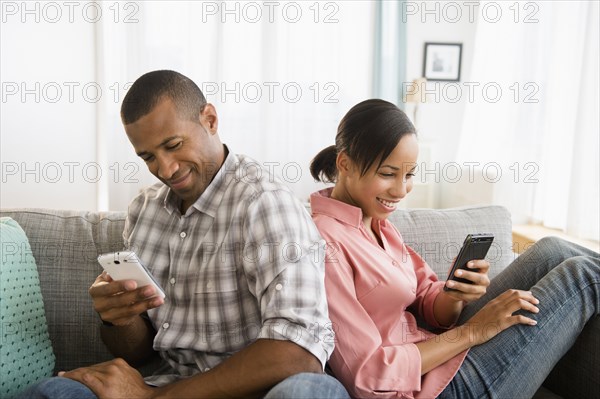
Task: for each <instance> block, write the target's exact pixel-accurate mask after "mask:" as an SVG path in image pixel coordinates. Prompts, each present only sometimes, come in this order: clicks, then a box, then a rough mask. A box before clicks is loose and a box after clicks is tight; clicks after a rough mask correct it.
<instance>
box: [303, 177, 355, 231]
mask: <svg viewBox="0 0 600 399" xmlns="http://www.w3.org/2000/svg"><path fill="white" fill-rule="evenodd" d="M332 191H333V187H330V188H326V189H324V190H321V191H317V192H316V193H313V194H311V196H310V210H311V212H312V214H313V215H318V214H321V215H325V216H329V217H332V218H334V219H337V220H339V221H340V222H343V223H345V224H348V225H350V226H352V227H355V228H360V226H361V222H362V219H363V213H362V210H361V209H360V208H359V207H357V206H353V205H350V204H346V203H345V202H342V201H338V200H336V199H333V198H331V192H332Z"/></svg>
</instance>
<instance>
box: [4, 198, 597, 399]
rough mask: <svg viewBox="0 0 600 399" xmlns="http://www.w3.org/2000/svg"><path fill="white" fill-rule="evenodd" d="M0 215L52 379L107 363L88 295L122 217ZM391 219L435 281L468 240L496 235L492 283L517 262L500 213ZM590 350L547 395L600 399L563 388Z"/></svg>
mask: <svg viewBox="0 0 600 399" xmlns="http://www.w3.org/2000/svg"><path fill="white" fill-rule="evenodd" d="M0 216H1V217H11V218H13V219H14V220H16V221H17V222H18V223H19V224H20V225H21V227H22V228H23V230H24V231H25V233H26V234H27V236H28V238H29V243H30V245H31V249H32V253H33V256H34V258H35V260H36V263H37V267H38V271H39V274H40V284H41V290H42V295H43V298H44V306H45V312H46V318H47V322H48V329H49V335H50V339H51V341H52V347H53V350H54V353H55V355H56V367H55V372H57V371H60V370H70V369H73V368H77V367H81V366H85V365H90V364H94V363H98V362H102V361H106V360H108V359H111V358H112V356H111V355H110V353H109V352H108V351H107V350H106V348H105V347H104V345H103V344H102V341H101V339H100V334H99V328H98V327H99V323H100V321H99V318H98V315H97V314H96V313H95V312H94V310H93V307H92V302H91V299H90V297H89V295H88V288H89V286H90V285H91V283H92V282H93V281H94V279H95V278H96V276H97V275H98V274H99V273H100V272H101V268H100V266H99V265H98V263H97V261H96V258H97V256H98V255H99V254H101V253H106V252H111V251H117V250H121V249H122V247H123V241H122V235H121V234H122V231H123V225H124V221H125V213H124V212H78V211H59V210H48V209H3V210H1V211H0ZM390 220H391V221H392V222H393V223H394V224H395V225H396V226H397V227H398V229H399V231H400V232H401V233H402V235H403V237H404V240H405V241H406V242H407V243H409V244H410V245H411V246H412V247H413V248H414V249H415V250H416V251H417V252H419V253H420V254H421V255H422V256H423V257H424V258H425V260H426V261H427V262H428V263H429V265H430V266H431V267H432V268H433V269H434V270H435V271H436V272H437V273H438V275H439V276H440V278H445V277H446V274H447V270H448V266H449V264H450V262H451V261H452V259H453V258H454V257H455V256H456V254H457V252H458V249H459V248H460V245H461V244H462V241H463V239H464V237H465V236H466V234H468V233H473V232H488V233H494V235H495V241H494V244H493V245H492V248H491V250H490V252H489V253H488V260H489V261H490V264H491V272H490V274H491V276H492V277H493V276H495V275H497V274H498V273H499V272H500V271H501V270H502V269H503V268H504V267H506V266H507V265H508V264H509V263H510V262H511V261H512V260H513V259H514V257H515V255H514V254H513V251H512V235H511V219H510V215H509V213H508V212H507V211H506V209H504V208H502V207H498V206H482V207H469V208H457V209H446V210H409V211H405V210H398V211H396V212H395V213H394V214H393V215H392V216H391V218H390ZM590 324H592V323H590ZM599 326H600V323H599V322H598V320H595V321H594V323H593V325H592V326H588V328H587V329H586V331H585V332H584V333H589V334H594V335H595V336H599V335H600V331H599V330H600V327H599ZM599 346H600V345H599ZM596 349H597V350H596V351H595V352H594V353H592V354H590V353H589V352H586V353H583V351H582V350H581V349H580V348H577V347H575V348H573V350H572V351H571V352H570V353H569V355H568V359H567V360H568V362H566V363H568V364H569V365H570V366H571V367H569V368H564V369H561V370H555V372H554V374H555V375H554V376H553V377H554V378H553V381H554V382H553V383H552V384H549V388H550V389H551V390H552V391H554V392H555V393H557V394H559V395H561V396H563V397H578V398H584V397H594V396H596V397H597V396H598V395H599V394H600V393H599V392H590V391H589V389H591V388H590V386H581V387H574V386H572V385H569V378H570V376H571V375H573V374H572V373H575V372H580V370H584V371H585V370H586V369H587V371H588V372H589V371H590V370H592V371H593V370H598V367H597V363H598V361H600V358H599V357H598V356H597V355H598V353H599V352H600V348H596ZM575 365H577V366H579V367H573V366H575ZM532 366H534V365H532ZM591 378H596V379H597V378H599V377H598V376H597V375H596V376H595V377H591ZM595 386H596V387H597V386H598V385H597V384H596V385H595ZM592 387H593V385H592ZM543 391H544V392H543V393H539V397H555V396H554V395H553V394H552V393H551V392H549V391H548V390H543ZM537 396H538V395H536V397H537Z"/></svg>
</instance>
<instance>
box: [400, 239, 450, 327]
mask: <svg viewBox="0 0 600 399" xmlns="http://www.w3.org/2000/svg"><path fill="white" fill-rule="evenodd" d="M405 248H406V251H408V254H409V256H410V258H411V260H412V264H413V268H414V270H415V275H416V277H417V293H416V296H417V298H416V299H415V302H414V303H413V304H412V307H413V308H414V309H416V310H417V313H418V314H420V315H422V316H423V318H424V319H425V321H426V322H427V324H429V325H430V326H432V327H435V328H448V327H447V326H443V325H441V324H439V323H438V321H437V320H436V318H435V315H434V307H433V304H434V303H435V299H436V298H437V296H438V295H439V293H440V292H441V290H442V288H443V287H444V282H443V281H439V280H438V278H437V275H436V274H435V272H434V271H433V270H432V269H431V267H429V265H428V264H427V263H426V262H425V261H424V260H423V258H421V256H419V254H417V253H416V252H415V251H414V250H413V249H412V248H410V247H409V246H408V245H405Z"/></svg>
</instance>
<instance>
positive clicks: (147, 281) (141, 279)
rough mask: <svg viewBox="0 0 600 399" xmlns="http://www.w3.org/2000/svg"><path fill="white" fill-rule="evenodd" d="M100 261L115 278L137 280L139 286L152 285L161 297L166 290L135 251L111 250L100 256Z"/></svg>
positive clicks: (116, 279)
mask: <svg viewBox="0 0 600 399" xmlns="http://www.w3.org/2000/svg"><path fill="white" fill-rule="evenodd" d="M98 263H100V266H102V268H103V269H104V270H106V272H107V273H108V274H109V275H110V277H111V278H112V279H113V280H115V281H118V280H135V282H136V283H137V285H138V288H139V287H144V286H146V285H151V286H153V287H154V289H155V290H156V292H157V294H156V295H155V296H159V297H161V298H164V297H165V292H164V291H163V289H162V288H161V287H160V284H158V282H157V281H156V280H155V279H154V277H153V276H152V274H150V272H149V271H148V269H146V267H145V266H144V265H143V264H142V262H141V261H140V259H139V258H138V257H137V255H136V254H135V252H133V251H121V252H111V253H108V254H102V255H100V256H98Z"/></svg>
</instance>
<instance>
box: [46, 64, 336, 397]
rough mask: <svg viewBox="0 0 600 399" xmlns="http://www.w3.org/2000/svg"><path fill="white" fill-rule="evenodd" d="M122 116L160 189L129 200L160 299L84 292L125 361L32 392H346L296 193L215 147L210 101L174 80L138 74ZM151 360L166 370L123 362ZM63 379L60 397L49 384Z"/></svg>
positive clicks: (135, 241) (128, 285)
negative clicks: (331, 366) (333, 365)
mask: <svg viewBox="0 0 600 399" xmlns="http://www.w3.org/2000/svg"><path fill="white" fill-rule="evenodd" d="M121 118H122V121H123V124H124V126H125V131H126V133H127V136H128V138H129V140H130V141H131V143H132V145H133V147H134V149H135V151H136V153H137V155H138V156H140V157H141V158H142V159H143V160H144V161H145V162H146V165H147V166H148V169H149V170H150V172H151V173H152V174H153V175H155V176H156V177H157V178H158V179H159V180H160V181H161V183H157V184H155V185H154V186H152V187H149V188H147V189H145V190H144V191H143V192H142V193H141V194H140V195H139V196H138V197H136V198H135V199H134V200H133V201H132V203H131V204H130V207H129V211H128V216H127V220H126V224H125V230H124V232H123V237H124V240H125V245H126V247H128V248H129V249H131V250H134V251H135V252H136V253H137V255H138V256H139V257H140V259H141V260H142V261H143V262H144V263H145V264H146V266H147V267H148V268H149V269H150V271H151V272H152V274H153V275H154V276H155V278H156V279H157V280H158V281H159V283H160V284H161V286H162V287H163V289H164V290H165V292H166V299H165V300H163V299H161V298H159V297H156V296H154V295H155V294H156V293H155V292H154V289H153V288H152V287H150V286H146V287H137V286H136V284H135V282H134V281H113V280H112V279H111V278H110V277H109V276H108V275H106V274H105V273H103V274H102V275H100V276H99V277H98V278H97V279H96V281H95V282H94V284H93V285H92V286H91V288H90V295H91V296H92V298H93V301H94V307H95V309H96V311H97V312H98V314H99V315H100V318H101V319H102V321H103V326H102V327H101V328H102V331H101V333H102V337H103V340H104V342H105V343H106V345H107V346H108V348H109V349H110V350H111V352H112V353H113V354H114V355H115V356H118V357H120V358H122V359H116V360H113V361H110V362H107V363H102V364H99V365H96V366H92V367H86V368H81V369H77V370H73V371H69V372H66V373H60V375H61V376H62V377H66V378H58V379H51V380H48V381H52V380H55V381H54V382H48V383H47V385H46V386H42V387H39V388H38V391H46V392H50V395H51V394H52V393H53V392H54V393H55V392H60V395H61V396H65V392H67V391H70V392H77V394H76V395H75V396H78V397H81V396H91V395H92V392H93V394H95V395H96V396H98V397H100V398H104V397H106V398H109V397H110V398H115V397H127V398H136V397H173V398H185V397H196V398H204V397H206V398H215V397H263V396H264V395H265V394H266V396H265V397H267V398H285V397H290V398H291V397H347V393H346V391H345V390H344V389H343V387H342V386H341V384H340V383H339V382H337V381H336V380H335V379H333V378H332V377H329V376H327V375H326V374H323V369H324V365H325V362H326V360H327V359H328V358H329V355H330V354H331V352H332V350H333V333H332V328H331V325H330V321H329V319H328V316H327V304H326V300H325V290H324V284H323V280H324V267H323V259H322V257H319V256H317V253H316V246H315V244H319V245H321V244H322V239H321V238H320V236H319V235H318V232H317V230H316V228H315V226H314V224H313V223H312V221H311V219H310V216H309V215H308V214H307V213H306V211H305V210H304V209H303V206H302V205H301V204H300V203H299V201H298V200H297V199H295V198H294V196H293V194H292V193H291V191H290V190H289V189H288V188H286V187H285V186H284V185H283V184H281V183H280V182H279V181H277V180H275V179H274V178H273V176H271V175H269V173H268V172H267V171H266V170H264V169H262V168H261V167H260V166H259V164H258V163H257V162H255V161H253V160H251V159H250V158H248V157H246V156H241V155H235V154H233V153H232V152H230V151H229V148H227V147H226V146H225V145H223V144H222V143H221V141H220V138H219V135H218V134H217V128H218V117H217V113H216V110H215V108H214V106H213V105H211V104H209V103H207V102H206V100H205V98H204V95H203V94H202V92H201V91H200V89H199V88H198V87H197V86H196V85H195V84H194V83H193V82H192V81H191V80H190V79H188V78H187V77H185V76H183V75H181V74H179V73H177V72H173V71H154V72H150V73H147V74H145V75H143V76H142V77H140V78H139V79H138V80H137V81H136V82H135V83H134V84H133V85H132V86H131V88H130V89H129V91H128V93H127V95H126V97H125V98H124V100H123V104H122V108H121ZM155 351H158V352H159V353H160V356H161V357H162V365H161V367H160V368H159V369H158V370H157V371H156V373H155V375H153V376H152V377H148V378H147V379H146V381H144V380H143V379H142V377H141V375H140V374H139V373H138V372H137V371H136V370H135V369H134V368H132V367H131V366H130V365H129V363H131V364H141V363H143V362H145V361H146V360H147V359H148V358H150V357H151V355H152V354H153V353H155ZM123 359H124V360H123ZM56 380H59V381H61V384H63V385H62V386H61V390H60V391H59V390H58V388H52V384H54V386H56V385H58V383H57V382H56ZM81 384H83V385H81ZM66 385H69V387H67V386H66ZM86 387H87V388H86ZM88 388H89V389H88ZM90 390H91V391H92V392H90Z"/></svg>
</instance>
